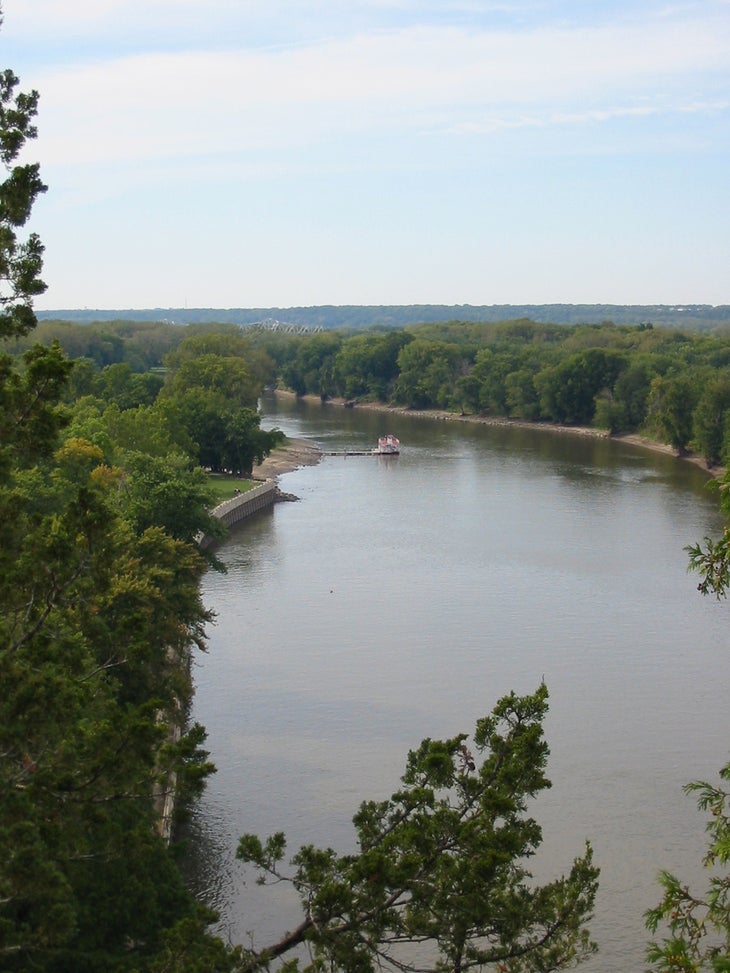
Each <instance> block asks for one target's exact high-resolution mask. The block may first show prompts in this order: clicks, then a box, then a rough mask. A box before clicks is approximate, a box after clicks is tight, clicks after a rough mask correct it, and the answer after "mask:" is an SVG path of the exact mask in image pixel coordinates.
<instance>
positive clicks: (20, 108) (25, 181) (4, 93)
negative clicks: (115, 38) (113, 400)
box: [0, 14, 46, 337]
mask: <svg viewBox="0 0 730 973" xmlns="http://www.w3.org/2000/svg"><path fill="white" fill-rule="evenodd" d="M1 23H2V14H0V24H1ZM17 87H18V79H17V78H16V77H15V75H14V74H13V72H12V71H10V70H6V71H3V72H2V73H0V160H1V161H2V164H3V166H4V167H5V171H6V173H7V177H6V179H5V180H4V181H3V182H2V183H1V184H0V337H13V336H16V335H24V334H27V333H28V332H29V331H31V330H32V328H33V327H34V326H35V323H36V318H35V314H34V313H33V307H32V301H33V298H34V297H36V296H37V295H38V294H42V293H43V291H44V290H45V289H46V285H45V284H44V283H43V281H42V280H41V278H40V274H41V269H42V266H43V247H42V245H41V242H40V239H39V238H38V236H37V234H35V233H31V234H30V235H29V236H28V238H27V240H25V242H22V241H21V240H19V239H18V231H19V230H21V229H22V228H23V227H24V226H25V224H26V223H27V221H28V218H29V217H30V212H31V209H32V208H33V204H34V202H35V201H36V199H37V197H38V196H39V195H40V193H43V192H45V190H46V187H45V186H44V185H43V182H42V181H41V178H40V172H39V166H38V164H37V163H29V164H27V165H16V164H15V162H16V160H17V158H18V155H19V153H20V151H21V149H22V148H23V146H24V145H25V143H26V141H27V140H28V139H33V138H35V137H36V129H35V126H34V125H33V119H34V118H35V116H36V114H37V111H38V92H37V91H31V92H30V93H29V94H23V93H21V92H18V91H17Z"/></svg>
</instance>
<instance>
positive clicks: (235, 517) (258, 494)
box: [200, 480, 279, 547]
mask: <svg viewBox="0 0 730 973" xmlns="http://www.w3.org/2000/svg"><path fill="white" fill-rule="evenodd" d="M278 492H279V490H278V487H277V485H276V483H275V482H274V480H266V481H265V482H264V483H260V484H259V485H258V486H255V487H253V489H251V490H247V491H246V492H245V493H240V494H239V495H238V496H236V497H231V499H230V500H224V501H223V503H219V504H218V506H217V507H214V508H213V509H212V510H211V514H212V515H213V516H214V517H215V518H216V519H218V520H220V521H221V523H223V524H224V525H225V526H226V527H232V526H233V525H234V524H237V523H238V522H239V521H241V520H243V519H244V518H246V517H250V516H251V514H255V513H257V512H258V511H259V510H263V509H264V508H265V507H270V506H272V504H273V503H275V501H276V498H277V496H278ZM211 543H212V538H210V537H203V538H202V539H201V540H200V546H201V547H208V546H209V545H210V544H211Z"/></svg>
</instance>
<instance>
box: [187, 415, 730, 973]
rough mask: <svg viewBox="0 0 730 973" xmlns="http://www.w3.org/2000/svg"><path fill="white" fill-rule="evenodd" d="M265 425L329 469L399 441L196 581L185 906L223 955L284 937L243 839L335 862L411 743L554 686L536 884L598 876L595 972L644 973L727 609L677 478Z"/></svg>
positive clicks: (246, 539)
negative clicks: (710, 581)
mask: <svg viewBox="0 0 730 973" xmlns="http://www.w3.org/2000/svg"><path fill="white" fill-rule="evenodd" d="M264 414H265V417H266V419H265V422H264V425H265V426H266V427H270V426H278V427H279V428H281V429H283V430H284V431H285V432H286V433H287V434H288V435H291V436H299V437H305V438H309V439H311V440H313V441H315V442H316V443H318V444H319V445H321V446H322V447H324V448H325V449H332V450H334V449H344V448H358V447H359V448H368V447H369V446H371V445H372V444H373V443H374V442H375V441H376V439H377V436H378V435H381V434H383V433H385V432H394V433H395V434H396V435H398V436H399V438H400V440H401V442H402V444H403V451H402V453H401V455H400V456H399V457H391V458H380V457H374V456H362V457H354V456H350V457H347V458H343V457H338V456H329V457H325V458H324V459H323V460H322V462H321V463H320V464H319V465H317V466H314V467H308V468H305V469H302V470H298V471H296V472H293V473H290V474H287V475H286V476H284V477H282V478H281V487H282V489H283V490H285V491H286V492H289V493H292V494H295V495H296V496H298V497H299V498H300V501H299V502H298V503H281V504H277V505H276V506H275V507H274V508H273V509H272V510H270V511H268V512H264V513H261V514H258V515H256V516H255V517H253V518H251V519H250V520H249V521H246V522H245V523H244V524H243V525H241V526H240V528H239V529H238V530H237V531H236V532H235V533H233V534H232V535H231V536H230V538H229V539H228V540H227V541H226V542H225V544H224V545H223V546H222V547H221V549H220V552H219V555H220V557H221V559H222V560H223V561H224V562H225V564H226V565H227V567H228V573H227V574H226V575H221V574H217V573H213V572H210V573H209V574H208V575H207V577H206V579H205V582H204V597H205V602H206V604H207V605H208V606H209V607H210V608H212V609H213V610H214V611H215V612H216V614H217V623H216V625H215V626H213V627H212V628H211V630H210V633H209V635H210V638H209V651H208V652H207V653H206V654H205V655H198V656H197V657H196V660H195V670H194V677H195V684H196V696H195V701H194V712H193V716H194V718H195V719H197V720H199V721H200V722H202V723H203V724H204V725H205V726H206V727H207V729H208V733H209V737H208V747H209V749H210V751H211V756H212V759H213V760H214V762H215V763H216V765H217V767H218V773H217V774H216V775H215V776H214V777H213V778H212V779H211V781H210V783H209V785H208V788H207V790H206V793H205V795H204V796H203V798H202V799H201V800H200V802H199V804H198V805H197V807H196V808H195V811H194V816H193V821H192V825H191V832H192V842H191V846H192V850H191V855H190V861H189V868H190V875H191V882H192V884H193V886H194V887H195V889H196V890H197V891H198V892H199V893H201V894H202V895H204V896H205V897H206V899H207V900H208V901H209V902H210V903H211V904H212V905H213V906H214V907H216V908H217V909H218V910H219V911H220V914H221V926H220V928H221V930H222V931H223V933H224V934H225V935H227V936H229V937H230V939H231V940H232V941H234V942H245V943H247V944H248V943H251V942H253V943H254V945H256V946H257V947H259V948H260V947H262V946H264V945H266V943H267V942H269V941H270V939H271V938H272V937H275V936H277V934H279V933H282V932H283V931H284V930H285V929H288V928H291V927H292V926H293V925H294V924H296V922H297V915H298V912H297V908H296V903H295V902H292V900H291V899H290V898H289V897H288V895H287V893H286V890H285V889H283V888H282V887H277V888H274V889H269V888H263V889H262V888H260V887H259V886H257V885H256V884H255V880H254V876H253V875H251V874H248V873H247V872H246V871H245V870H244V869H243V868H242V866H241V865H240V864H239V863H237V862H235V860H234V853H235V847H236V841H237V838H238V836H239V835H240V834H242V833H244V832H256V833H259V834H261V835H266V834H269V833H271V832H273V831H276V830H284V831H286V833H287V835H288V837H289V842H290V844H289V847H290V850H291V851H292V852H294V851H295V850H296V849H297V848H298V847H299V846H300V845H302V844H306V843H314V844H317V845H321V846H331V847H333V848H336V849H338V850H340V851H347V850H350V849H351V848H352V827H351V817H352V815H353V813H354V812H355V811H356V809H357V807H358V805H359V803H360V802H361V801H362V800H364V799H366V798H378V799H380V798H383V797H386V796H388V795H389V794H390V793H392V791H393V790H395V789H396V787H397V784H398V781H399V777H400V774H401V773H402V771H403V767H404V761H405V756H406V753H407V751H408V749H409V748H411V747H414V746H416V745H417V744H418V743H419V742H420V741H421V739H422V738H424V737H426V736H430V737H435V738H439V737H444V736H453V735H454V734H456V733H458V732H461V731H464V732H468V731H470V730H472V729H473V727H474V723H475V721H476V720H477V719H478V718H479V717H480V716H482V715H484V714H486V713H488V712H489V711H490V710H491V709H492V706H493V705H494V703H495V702H496V700H497V699H498V698H499V697H500V696H502V695H504V694H505V693H507V692H509V691H510V690H512V689H514V690H515V691H516V692H518V693H528V692H532V691H533V690H534V689H535V688H536V687H537V686H538V684H539V683H540V681H541V680H542V679H544V680H545V682H546V683H547V686H548V688H549V691H550V713H549V715H548V719H547V722H546V735H547V739H548V742H549V744H550V747H551V757H550V762H549V766H548V774H549V776H550V777H551V779H552V781H553V788H552V789H551V790H550V791H547V792H545V793H544V794H542V795H540V797H539V798H538V800H537V801H536V803H535V805H534V808H532V813H533V814H534V816H535V817H536V818H537V819H538V821H539V822H540V823H541V825H542V827H543V832H544V842H543V846H542V847H541V849H540V852H539V853H538V856H537V857H536V859H535V860H534V864H533V871H534V873H535V875H536V876H537V877H539V878H541V879H543V880H545V879H548V878H551V877H555V876H556V875H557V874H558V873H562V872H563V871H565V870H567V869H568V868H569V866H570V863H571V861H572V859H573V857H574V856H575V855H577V854H580V853H581V852H582V850H583V846H584V842H585V840H586V839H590V841H591V842H592V844H593V846H594V850H595V857H596V861H597V864H598V865H599V866H600V867H601V870H602V874H601V888H600V892H599V897H598V901H597V908H596V916H595V919H594V921H593V923H592V926H591V928H592V932H593V934H594V938H595V939H596V940H597V941H598V944H599V948H600V951H599V953H598V955H597V956H596V957H595V958H592V959H591V960H590V962H589V963H587V964H586V965H585V966H584V967H583V968H584V969H586V970H590V971H593V973H615V971H617V970H622V971H627V970H641V969H643V966H644V963H643V957H644V950H645V945H646V941H647V939H648V936H647V933H646V931H645V929H644V925H643V918H642V916H643V912H644V910H646V909H647V908H649V907H651V906H653V905H655V904H656V902H657V901H658V899H659V891H658V886H657V884H656V880H655V879H656V874H657V871H658V870H659V869H660V868H667V869H670V870H674V871H676V872H677V873H678V874H680V875H681V876H682V878H686V879H687V880H692V881H694V880H701V879H702V868H701V865H700V860H701V857H702V852H703V848H704V841H705V835H704V818H703V816H702V815H701V814H700V813H699V812H698V811H697V810H696V808H695V805H694V801H693V799H692V798H691V797H687V796H685V795H684V794H683V792H682V785H683V784H684V783H686V782H687V781H690V780H693V779H696V778H704V779H711V780H715V779H716V775H717V770H718V769H719V767H720V766H721V765H722V764H723V763H724V762H725V761H726V760H727V755H728V741H729V740H730V708H729V707H728V706H727V687H728V677H729V676H730V654H729V653H728V651H727V634H728V607H727V606H726V604H725V603H722V602H717V601H716V600H714V599H709V598H703V597H702V596H701V595H699V594H698V593H697V590H696V585H697V579H696V577H694V576H693V575H690V574H688V573H687V570H686V566H687V555H686V552H685V551H684V548H685V547H686V545H688V544H690V543H693V542H694V541H696V540H699V539H701V538H702V537H703V536H705V535H707V534H716V533H717V532H719V530H720V527H721V520H720V517H719V514H718V512H717V497H716V494H715V493H714V492H711V491H710V490H708V488H707V478H706V476H705V475H704V474H703V473H702V472H701V471H700V470H698V469H697V468H696V467H694V466H692V465H690V464H685V463H682V462H679V461H677V460H675V459H673V458H672V457H669V456H664V455H661V454H655V453H651V452H648V451H645V450H641V449H639V448H637V447H633V446H629V445H628V444H622V443H619V442H614V441H606V440H594V439H590V438H584V437H580V436H577V435H576V436H573V435H559V434H555V433H550V432H545V431H542V432H538V431H533V430H525V429H515V428H502V427H488V426H482V425H469V424H466V423H458V422H439V421H435V420H426V419H421V418H414V417H406V416H402V415H399V414H398V415H396V414H393V415H391V414H382V413H370V412H365V411H358V410H357V409H354V410H342V409H338V408H334V407H326V408H322V407H320V406H319V405H311V404H303V403H296V402H293V401H289V400H286V401H280V400H273V399H271V400H265V402H264Z"/></svg>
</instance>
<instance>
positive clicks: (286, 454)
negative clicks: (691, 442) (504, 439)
mask: <svg viewBox="0 0 730 973" xmlns="http://www.w3.org/2000/svg"><path fill="white" fill-rule="evenodd" d="M275 394H276V395H277V396H281V397H283V398H292V399H293V398H295V397H296V396H295V393H294V392H287V391H283V390H281V389H277V390H276V393H275ZM302 398H303V399H304V401H309V402H320V398H319V396H317V395H305V396H302ZM324 404H325V405H326V406H328V407H332V408H342V409H344V408H356V409H367V410H369V411H372V412H389V413H392V414H394V415H406V416H409V417H410V416H415V417H419V416H420V417H423V418H426V419H438V420H441V421H443V422H471V423H481V424H482V425H486V426H516V427H518V428H525V429H539V430H540V431H541V432H548V433H550V432H551V433H556V434H558V435H571V436H590V437H591V438H593V439H615V440H617V441H618V442H624V443H631V444H632V445H634V446H640V447H641V448H642V449H649V450H651V451H652V452H655V453H664V454H665V455H667V456H674V457H675V459H678V460H681V461H682V462H685V463H692V464H693V465H695V466H697V467H699V468H700V469H701V470H702V471H703V472H704V473H706V474H707V476H708V477H715V478H720V477H722V476H724V474H725V469H724V468H723V467H719V466H718V467H714V468H713V469H708V468H707V464H706V462H705V461H704V460H703V459H702V457H701V456H696V455H695V454H693V453H688V454H686V455H682V454H680V453H678V452H677V450H676V449H674V447H673V446H668V445H667V444H666V443H660V442H657V441H656V440H654V439H647V438H646V437H645V436H638V435H636V434H633V433H631V434H625V435H620V436H610V435H609V433H607V432H606V431H605V430H602V429H593V428H592V427H590V426H561V425H557V424H553V423H543V422H527V421H525V420H523V419H506V418H502V417H500V416H474V415H459V414H458V413H456V412H444V411H441V410H438V409H423V410H419V409H407V408H404V407H402V406H392V405H384V404H382V403H379V402H358V403H357V404H356V405H354V406H351V405H346V403H345V400H344V399H329V400H328V401H327V402H325V403H324ZM321 456H322V454H321V451H320V449H319V447H318V446H316V445H315V444H314V443H312V442H311V441H310V440H307V439H287V441H286V443H285V444H284V445H283V446H280V447H279V448H278V449H275V450H274V452H273V453H272V454H271V455H270V456H268V457H267V458H266V459H265V460H264V462H263V463H261V465H260V466H257V467H255V468H254V476H255V477H256V479H261V478H264V479H265V478H275V477H277V476H279V475H281V474H282V473H290V472H292V471H293V470H297V469H299V468H300V467H302V466H314V465H315V464H316V463H318V462H319V460H320V459H321Z"/></svg>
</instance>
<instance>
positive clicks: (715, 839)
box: [645, 475, 730, 973]
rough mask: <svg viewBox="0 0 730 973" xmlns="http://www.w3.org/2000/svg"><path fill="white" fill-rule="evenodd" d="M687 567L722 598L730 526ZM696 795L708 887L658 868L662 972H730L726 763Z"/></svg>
mask: <svg viewBox="0 0 730 973" xmlns="http://www.w3.org/2000/svg"><path fill="white" fill-rule="evenodd" d="M728 486H730V476H728V475H726V476H725V478H724V480H723V483H722V488H721V493H720V496H721V505H722V509H723V511H724V513H725V515H726V516H727V515H730V496H729V494H728V489H727V488H728ZM687 550H688V553H689V558H690V569H691V570H693V571H695V572H697V573H698V574H699V575H700V582H699V584H698V586H697V587H698V590H699V591H700V592H701V593H702V594H703V595H715V597H716V598H718V599H719V598H725V597H726V596H727V592H728V590H729V589H730V527H727V526H726V527H725V529H724V530H723V533H722V536H721V537H720V538H718V539H717V540H712V539H711V538H709V537H705V539H704V542H703V543H701V544H700V543H698V544H694V545H692V546H691V547H689V548H688V549H687ZM684 789H685V792H686V793H688V794H697V795H698V798H697V804H698V807H699V808H700V810H702V811H709V812H710V817H709V819H708V822H707V825H706V831H707V833H708V835H709V842H708V847H707V853H706V855H705V858H704V864H705V865H706V866H707V867H708V868H710V869H712V872H711V874H710V877H709V880H708V885H707V889H706V890H705V891H702V892H696V891H694V890H691V889H690V887H689V885H687V884H685V883H684V882H682V881H681V880H680V879H679V878H677V876H675V875H674V874H672V873H671V872H670V871H667V870H663V871H661V872H660V873H659V884H660V886H661V889H662V899H661V902H660V903H659V904H658V905H657V906H656V907H655V908H653V909H650V910H648V911H647V912H646V914H645V919H646V925H647V928H648V929H649V931H650V932H651V933H652V934H656V933H657V931H658V930H659V929H660V928H662V929H666V933H667V934H665V936H664V937H663V938H662V939H660V940H656V939H655V940H654V941H653V942H652V943H651V944H650V946H649V948H648V951H647V958H648V961H649V962H650V963H651V964H652V966H653V967H654V969H656V970H658V971H662V973H671V971H680V970H681V971H686V973H699V971H701V970H707V971H712V973H728V971H730V872H729V871H728V865H730V763H727V764H725V766H724V767H722V769H721V770H720V783H719V784H711V783H708V782H707V781H694V782H692V783H690V784H687V785H686V786H685V788H684Z"/></svg>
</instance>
